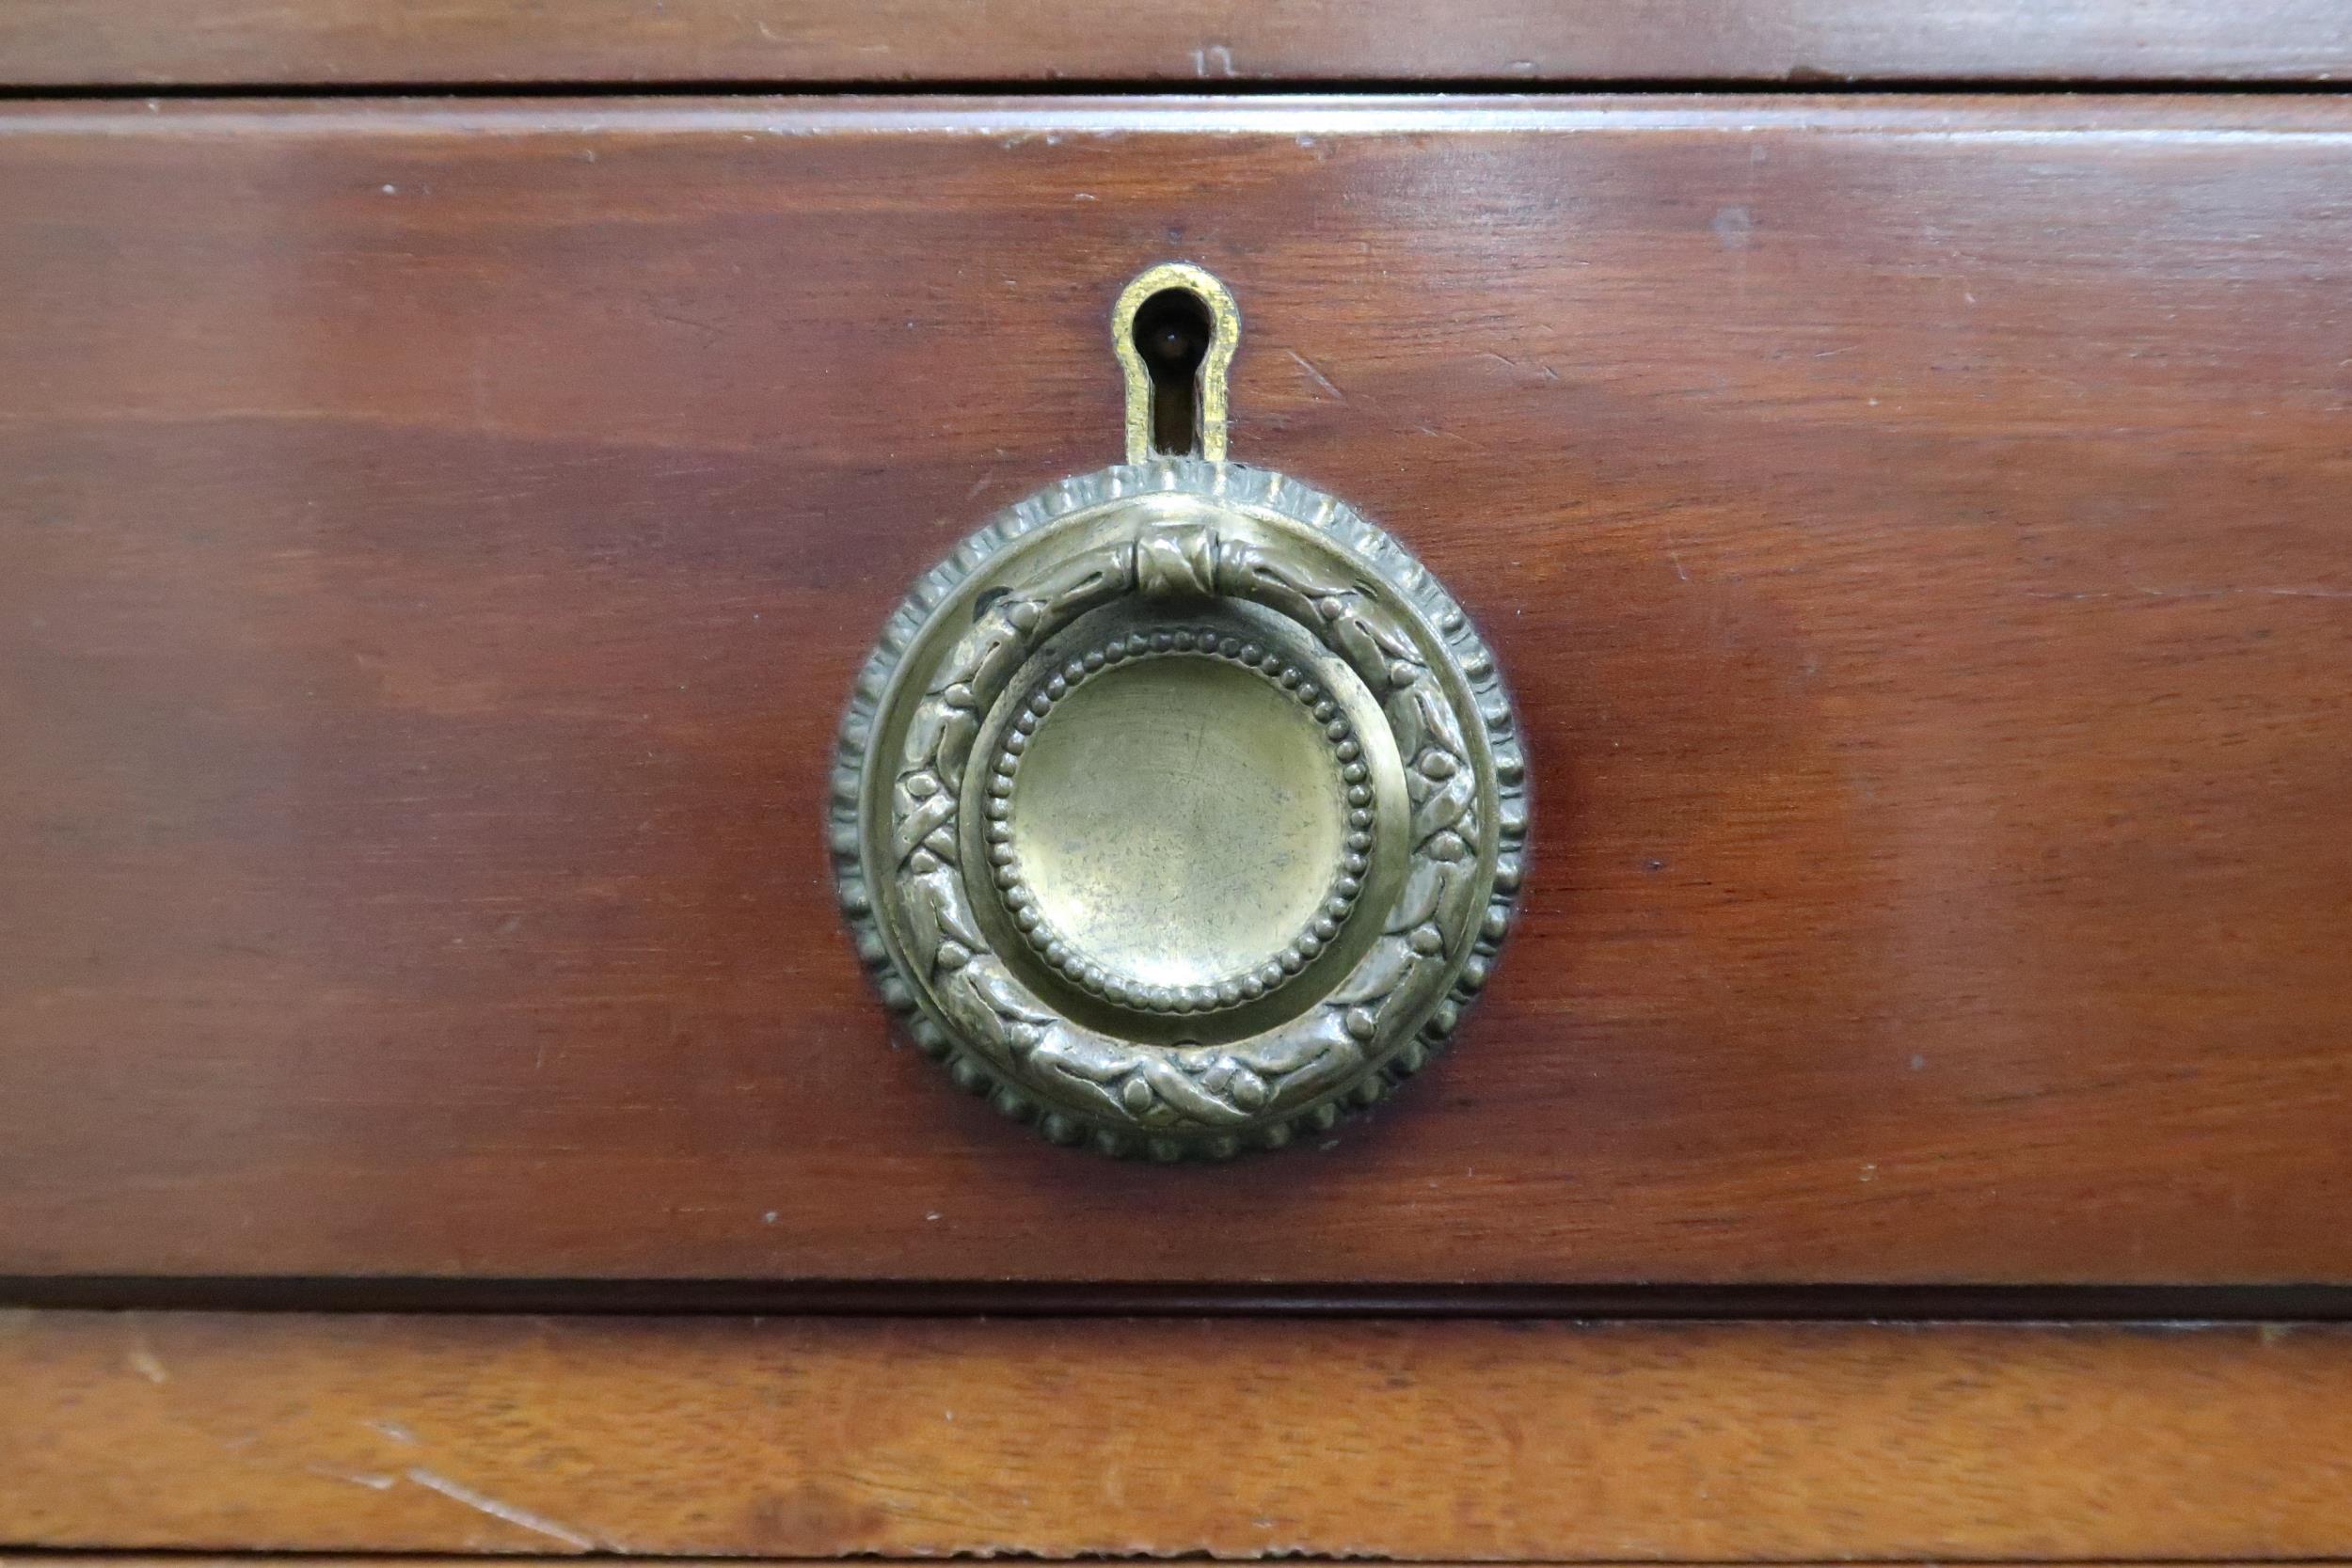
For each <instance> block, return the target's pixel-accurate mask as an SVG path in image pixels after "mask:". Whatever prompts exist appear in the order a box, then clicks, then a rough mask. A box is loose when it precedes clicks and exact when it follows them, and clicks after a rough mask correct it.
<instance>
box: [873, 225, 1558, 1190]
mask: <svg viewBox="0 0 2352 1568" xmlns="http://www.w3.org/2000/svg"><path fill="white" fill-rule="evenodd" d="M1171 277H1174V278H1175V279H1176V281H1175V282H1174V283H1172V284H1171V283H1170V282H1169V281H1168V280H1169V279H1170V278H1171ZM1205 277H1206V275H1205V274H1198V273H1197V269H1183V270H1182V271H1178V270H1177V269H1154V270H1153V272H1152V273H1149V274H1146V275H1145V277H1144V278H1141V279H1138V280H1137V283H1136V285H1131V286H1130V287H1129V289H1128V290H1127V291H1126V293H1124V294H1122V295H1121V298H1120V307H1119V309H1118V310H1117V311H1115V313H1114V321H1115V322H1116V323H1117V324H1118V325H1119V329H1120V334H1121V336H1120V341H1121V342H1122V344H1125V345H1128V346H1127V347H1126V348H1124V349H1123V350H1122V353H1121V358H1122V360H1123V361H1124V362H1125V364H1126V368H1127V371H1128V384H1129V396H1128V436H1129V441H1130V446H1131V450H1132V449H1133V447H1134V445H1135V443H1136V441H1137V440H1138V439H1141V440H1142V441H1143V442H1145V443H1146V444H1147V446H1148V445H1149V444H1150V443H1152V441H1153V440H1154V416H1153V411H1152V409H1151V408H1150V407H1149V406H1147V405H1145V400H1146V399H1147V398H1149V397H1151V396H1152V395H1153V394H1154V391H1155V388H1152V386H1151V385H1150V384H1149V381H1148V378H1147V377H1145V376H1144V375H1142V374H1140V373H1139V369H1140V367H1139V359H1140V356H1139V355H1138V354H1137V353H1136V350H1135V349H1134V347H1133V343H1134V330H1133V329H1134V325H1135V323H1136V320H1137V318H1138V315H1139V314H1140V312H1141V310H1142V309H1143V308H1144V307H1145V306H1146V304H1147V303H1148V301H1149V300H1150V299H1151V298H1152V296H1153V294H1154V293H1155V292H1156V291H1159V290H1163V289H1165V288H1168V287H1171V286H1172V287H1181V288H1189V289H1192V290H1195V291H1201V290H1202V284H1201V282H1200V279H1203V278H1205ZM1208 281H1209V283H1210V284H1214V280H1213V279H1211V280H1208ZM1204 303H1206V304H1207V307H1208V309H1209V311H1210V313H1211V316H1212V320H1213V322H1214V324H1215V325H1214V326H1213V328H1212V332H1211V338H1212V342H1211V344H1210V345H1209V346H1210V348H1211V351H1212V352H1211V354H1210V355H1207V356H1202V358H1201V360H1200V365H1201V368H1202V380H1203V381H1204V382H1213V383H1214V385H1213V386H1212V385H1204V386H1202V387H1200V388H1199V391H1200V396H1199V405H1198V412H1197V413H1196V415H1195V419H1194V422H1193V425H1192V429H1191V432H1190V434H1191V437H1192V446H1191V450H1187V451H1176V452H1164V453H1163V454H1161V455H1158V456H1149V457H1147V458H1146V460H1145V461H1142V462H1140V463H1129V464H1125V465H1121V466H1119V467H1111V468H1105V469H1102V470H1099V471H1097V472H1095V473H1091V474H1088V475H1085V476H1083V477H1080V478H1077V479H1072V480H1066V481H1063V482H1062V483H1058V484H1056V485H1053V486H1050V487H1048V488H1047V489H1046V490H1044V491H1041V492H1040V493H1039V494H1038V495H1036V496H1032V497H1030V498H1029V499H1026V500H1024V501H1022V502H1021V503H1019V504H1018V505H1016V506H1014V507H1012V508H1010V509H1009V510H1008V511H1006V512H1004V513H1002V514H1000V515H998V516H996V517H995V518H994V519H993V520H992V521H991V522H990V523H989V524H988V525H987V526H985V527H983V528H982V529H980V530H979V531H977V532H976V533H975V534H973V535H972V536H971V537H969V538H968V539H966V540H965V541H964V542H963V543H962V544H961V545H960V546H958V547H957V549H956V551H955V552H954V553H953V554H952V555H951V556H950V557H949V558H948V560H947V561H946V562H942V563H941V564H940V565H939V566H938V567H936V568H934V569H933V570H932V571H931V572H930V573H929V574H927V575H926V576H925V577H924V578H922V579H921V581H920V582H918V584H917V585H916V588H915V590H914V594H912V595H911V596H910V597H909V599H908V600H907V602H906V603H905V604H903V605H901V606H900V607H899V609H898V611H897V612H896V613H895V614H894V615H893V616H892V617H891V619H890V621H889V623H888V625H887V626H886V627H885V629H884V632H883V636H882V645H881V646H880V647H879V648H878V649H877V650H876V651H875V653H874V655H873V657H871V658H870V659H869V660H868V662H867V665H866V669H865V670H864V672H863V673H861V674H860V676H859V679H858V682H857V689H856V694H855V696H854V698H853V700H852V703H851V708H850V715H849V718H848V719H847V721H845V723H844V726H843V731H842V739H841V746H840V756H839V761H838V766H837V768H836V770H835V779H834V807H833V813H832V827H833V834H834V838H833V846H834V859H835V868H836V872H837V875H838V877H839V879H840V882H841V888H842V901H843V905H844V908H845V909H846V910H847V911H848V912H849V914H850V919H851V922H852V925H853V927H855V930H856V934H857V938H858V942H859V946H860V950H861V953H862V954H863V956H864V957H865V958H866V960H867V961H868V962H869V963H870V964H872V965H873V966H874V967H875V968H876V969H877V970H878V971H879V972H880V974H881V981H882V994H883V997H884V1000H885V1001H886V1002H887V1003H888V1004H889V1005H890V1006H892V1007H893V1008H895V1009H897V1010H898V1011H900V1012H902V1013H905V1014H907V1015H909V1017H910V1018H911V1021H912V1022H911V1031H912V1034H913V1036H914V1039H915V1041H916V1043H917V1044H918V1045H920V1046H921V1047H922V1048H923V1049H924V1050H925V1051H926V1052H927V1053H930V1054H932V1055H934V1056H936V1057H939V1058H941V1059H943V1060H945V1061H946V1063H947V1065H948V1068H949V1070H950V1071H951V1072H952V1073H953V1074H954V1075H955V1077H956V1079H957V1080H958V1082H960V1083H961V1084H962V1085H964V1086H965V1087H967V1088H970V1089H973V1090H975V1091H976V1092H982V1093H987V1094H989V1095H991V1096H992V1097H993V1100H994V1101H995V1102H996V1104H997V1105H998V1107H999V1108H1000V1109H1002V1110H1004V1111H1005V1112H1007V1113H1008V1114H1009V1115H1012V1116H1015V1117H1020V1118H1022V1119H1025V1120H1032V1121H1034V1122H1036V1124H1037V1125H1038V1126H1039V1128H1040V1129H1041V1131H1042V1132H1044V1133H1045V1135H1046V1136H1047V1137H1049V1138H1051V1139H1053V1140H1054V1141H1056V1142H1060V1143H1075V1142H1080V1141H1082V1140H1083V1141H1086V1142H1088V1143H1089V1144H1090V1145H1091V1146H1092V1147H1094V1148H1099V1149H1101V1150H1102V1151H1104V1152H1106V1153H1115V1154H1124V1153H1148V1154H1151V1155H1152V1156H1154V1157H1158V1158H1164V1159H1172V1158H1177V1157H1180V1156H1183V1155H1185V1154H1207V1155H1226V1154H1231V1153H1233V1152H1235V1151H1237V1150H1239V1149H1240V1148H1245V1147H1261V1148H1272V1147H1279V1146H1280V1145H1281V1144H1283V1143H1286V1142H1288V1141H1290V1140H1291V1139H1292V1138H1293V1137H1294V1136H1295V1135H1296V1134H1297V1133H1298V1132H1301V1131H1303V1130H1307V1129H1311V1128H1321V1127H1327V1126H1329V1125H1330V1124H1331V1123H1332V1121H1333V1120H1334V1119H1335V1118H1336V1117H1337V1116H1338V1115H1339V1113H1340V1110H1341V1109H1342V1108H1343V1106H1344V1105H1348V1104H1359V1105H1360V1104H1369V1103H1371V1102H1373V1101H1375V1100H1377V1099H1379V1098H1380V1097H1381V1095H1382V1094H1383V1093H1385V1092H1386V1091H1387V1089H1388V1088H1389V1087H1390V1086H1391V1085H1393V1084H1395V1083H1397V1082H1400V1081H1401V1080H1402V1079H1403V1078H1405V1077H1406V1076H1407V1075H1409V1074H1410V1073H1411V1072H1413V1071H1414V1070H1416V1069H1418V1068H1419V1067H1421V1065H1422V1063H1423V1062H1424V1061H1425V1060H1426V1059H1427V1057H1428V1056H1429V1055H1430V1053H1432V1052H1434V1051H1436V1050H1438V1049H1440V1048H1441V1047H1442V1046H1443V1045H1444V1044H1445V1043H1446V1042H1447V1040H1448V1039H1449V1038H1450V1037H1451V1035H1452V1033H1453V1030H1454V1025H1455V1023H1456V1022H1457V1020H1458V1018H1459V1016H1460V1012H1461V1008H1462V1007H1463V1006H1464V1005H1465V1004H1466V1003H1468V1002H1469V1001H1470V998H1471V997H1473V996H1474V995H1475V994H1476V993H1477V992H1478V991H1479V990H1480V989H1481V988H1482V987H1483V986H1484V984H1485V983H1486V975H1487V971H1488V968H1489V965H1490V963H1491V960H1492V957H1493V954H1494V952H1495V949H1496V946H1497V944H1498V943H1499V942H1500V941H1501V939H1502V935H1503V932H1504V930H1505V929H1506V927H1507V925H1508V922H1509V918H1510V911H1511V904H1512V898H1513V895H1514V894H1515V892H1516V890H1517V888H1518V881H1519V877H1520V871H1521V860H1522V855H1523V846H1524V842H1525V836H1526V830H1527V794H1526V777H1525V761H1524V757H1523V755H1522V752H1521V751H1520V747H1519V743H1518V739H1517V736H1516V729H1515V726H1514V723H1513V720H1512V714H1511V709H1510V705H1509V702H1508V700H1507V698H1506V697H1505V695H1504V693H1503V690H1502V684H1501V680H1500V677H1499V675H1498V673H1497V672H1496V670H1495V667H1494V660H1493V657H1492V656H1491V654H1490V653H1489V652H1488V651H1487V650H1486V647H1485V645H1484V644H1483V643H1482V642H1480V641H1479V640H1478V638H1477V636H1476V634H1475V632H1473V631H1472V630H1471V628H1470V625H1469V622H1468V620H1467V618H1466V617H1465V616H1464V615H1463V613H1462V611H1461V610H1460V609H1459V608H1458V607H1457V606H1455V605H1454V603H1453V602H1452V600H1451V599H1450V598H1448V597H1447V595H1446V594H1444V592H1443V590H1442V589H1441V588H1440V587H1439V586H1438V583H1437V582H1436V580H1435V579H1434V578H1432V577H1431V576H1430V574H1429V573H1428V572H1427V571H1426V570H1425V569H1424V568H1423V567H1422V566H1421V565H1420V564H1419V563H1418V562H1415V561H1414V560H1413V559H1412V558H1411V557H1410V556H1409V555H1408V554H1406V551H1405V550H1404V548H1403V547H1402V546H1399V545H1398V544H1397V543H1396V542H1395V541H1394V540H1393V539H1391V538H1390V537H1389V535H1387V534H1386V533H1384V532H1382V531H1380V530H1379V529H1377V528H1375V527H1374V526H1373V525H1372V524H1371V523H1369V522H1367V521H1365V520H1364V519H1363V518H1362V517H1360V516H1359V515H1357V514H1356V513H1355V512H1353V511H1352V510H1350V509H1349V508H1347V507H1346V506H1344V505H1343V504H1342V503H1341V502H1339V501H1338V500H1336V499H1333V498H1331V497H1329V496H1327V495H1324V494H1322V493H1320V492H1318V491H1315V490H1312V489H1310V488H1308V487H1306V486H1304V485H1301V484H1299V483H1296V482H1295V481H1292V480H1289V479H1286V478H1284V477H1283V476H1281V475H1279V474H1276V473H1272V472H1269V471H1266V470H1263V469H1256V468H1248V467H1241V466H1238V465H1234V464H1230V463H1225V462H1218V461H1212V460H1210V459H1209V458H1207V457H1206V456H1203V455H1200V449H1201V448H1202V447H1204V446H1205V445H1206V444H1207V442H1206V430H1205V426H1206V425H1207V423H1208V418H1207V414H1208V409H1209V407H1210V406H1212V405H1213V406H1214V407H1215V409H1216V414H1215V416H1214V417H1215V419H1216V422H1217V426H1218V436H1217V440H1218V444H1219V445H1220V446H1221V444H1222V421H1223V418H1224V390H1223V379H1224V377H1223V364H1222V362H1220V361H1219V360H1218V358H1217V357H1216V349H1217V347H1218V346H1219V345H1218V343H1217V341H1216V340H1217V339H1219V338H1221V339H1222V343H1221V347H1222V359H1224V360H1230V357H1231V353H1232V338H1233V336H1234V335H1235V331H1236V329H1237V324H1238V318H1237V317H1236V316H1234V315H1232V309H1231V301H1230V297H1225V296H1224V295H1223V290H1222V286H1221V285H1216V286H1215V295H1213V296H1208V297H1207V298H1206V299H1205V301H1204ZM1212 394H1213V396H1212ZM1165 412H1166V411H1165V410H1161V414H1162V415H1163V416H1164V415H1165ZM1164 422H1165V420H1164V418H1163V420H1162V423H1164Z"/></svg>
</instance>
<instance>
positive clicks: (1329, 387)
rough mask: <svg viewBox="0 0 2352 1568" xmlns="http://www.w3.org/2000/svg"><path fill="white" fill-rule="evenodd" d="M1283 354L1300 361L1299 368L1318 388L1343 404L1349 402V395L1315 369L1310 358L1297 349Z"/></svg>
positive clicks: (1285, 351) (1285, 350)
mask: <svg viewBox="0 0 2352 1568" xmlns="http://www.w3.org/2000/svg"><path fill="white" fill-rule="evenodd" d="M1282 352H1283V353H1285V354H1287V355H1289V356H1291V357H1292V358H1294V359H1295V360H1297V361H1298V368H1299V369H1300V370H1302V371H1305V372H1307V376H1308V379H1309V380H1311V381H1312V382H1313V383H1314V384H1315V385H1316V386H1318V387H1320V388H1323V389H1324V390H1325V391H1327V392H1328V393H1330V394H1331V395H1332V396H1333V397H1335V398H1337V399H1339V400H1340V401H1341V402H1342V403H1345V402H1346V401H1347V394H1346V393H1345V392H1343V391H1341V390H1340V388H1339V384H1338V383H1337V382H1335V381H1333V380H1332V379H1331V378H1330V377H1329V376H1327V375H1326V374H1324V373H1323V372H1321V371H1319V370H1317V369H1315V362H1314V361H1313V360H1311V359H1310V358H1308V357H1307V356H1305V355H1303V354H1301V353H1299V352H1298V351H1297V350H1296V349H1295V348H1289V349H1284V350H1283V351H1282Z"/></svg>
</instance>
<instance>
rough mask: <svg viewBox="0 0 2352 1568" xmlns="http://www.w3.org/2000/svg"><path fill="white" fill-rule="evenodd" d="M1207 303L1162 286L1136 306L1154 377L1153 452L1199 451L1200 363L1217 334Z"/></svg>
mask: <svg viewBox="0 0 2352 1568" xmlns="http://www.w3.org/2000/svg"><path fill="white" fill-rule="evenodd" d="M1214 330H1215V328H1214V324H1213V322H1212V319H1211V317H1210V315H1209V307H1208V302H1207V301H1205V300H1203V299H1202V298H1201V297H1200V295H1199V294H1196V293H1193V292H1192V291H1191V290H1190V289H1162V290H1161V291H1160V292H1159V293H1155V294H1153V295H1152V297H1151V298H1149V299H1147V300H1145V301H1144V302H1143V304H1142V305H1141V306H1140V307H1138V308H1137V309H1136V325H1135V338H1136V352H1137V353H1139V354H1141V355H1142V356H1143V368H1144V371H1145V372H1146V373H1148V374H1149V375H1150V376H1151V377H1152V451H1156V452H1159V453H1160V454H1162V455H1163V456H1168V457H1197V456H1199V455H1200V362H1201V361H1202V360H1204V359H1206V358H1207V357H1208V356H1209V339H1210V337H1211V335H1212V333H1213V332H1214Z"/></svg>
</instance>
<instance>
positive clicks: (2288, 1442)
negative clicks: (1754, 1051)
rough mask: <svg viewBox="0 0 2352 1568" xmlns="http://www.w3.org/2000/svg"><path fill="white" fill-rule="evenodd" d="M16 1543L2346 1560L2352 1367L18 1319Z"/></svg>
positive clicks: (9, 1481)
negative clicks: (2333, 1558) (2346, 1479)
mask: <svg viewBox="0 0 2352 1568" xmlns="http://www.w3.org/2000/svg"><path fill="white" fill-rule="evenodd" d="M0 1387H6V1388H8V1389H9V1390H10V1394H9V1397H8V1400H7V1402H6V1403H5V1405H0V1544H8V1545H12V1546H21V1547H40V1548H53V1547H75V1548H113V1549H133V1548H169V1549H176V1550H198V1551H231V1550H247V1549H268V1550H275V1551H312V1552H336V1551H403V1552H481V1551H498V1552H541V1553H546V1552H564V1553H576V1552H592V1551H593V1552H618V1553H629V1554H659V1555H678V1556H691V1555H727V1556H739V1555H752V1556H766V1557H822V1556H836V1555H845V1554H850V1553H859V1554H871V1555H878V1556H889V1557H906V1556H936V1555H946V1554H950V1553H992V1554H1026V1555H1036V1556H1041V1557H1054V1558H1062V1557H1074V1556H1090V1555H1131V1554H1138V1553H1150V1554H1154V1555H1172V1554H1197V1555H1206V1556H1213V1557H1227V1558H1262V1557H1268V1556H1274V1555H1302V1556H1365V1557H1371V1556H1378V1557H1388V1558H1396V1559H1411V1560H1422V1561H1434V1560H1448V1559H1475V1560H1488V1561H1502V1560H1508V1561H1539V1560H1585V1561H1602V1560H1645V1561H1657V1560H1764V1559H1770V1560H1780V1561H1798V1560H1820V1559H1830V1558H1837V1559H1843V1560H1856V1559H1877V1560H1923V1559H1937V1558H1943V1559H1951V1558H1974V1559H2000V1560H2052V1561H2058V1560H2092V1559H2100V1560H2122V1559H2128V1558H2135V1557H2151V1558H2155V1557H2161V1558H2165V1559H2170V1560H2181V1559H2190V1558H2195V1559H2206V1560H2218V1559H2232V1558H2289V1557H2293V1558H2320V1557H2328V1556H2337V1555H2343V1554H2344V1553H2346V1552H2347V1551H2352V1489H2347V1488H2345V1487H2344V1484H2343V1477H2344V1474H2345V1473H2346V1471H2347V1470H2352V1330H2347V1329H2344V1328H2341V1327H2332V1326H2315V1325H2298V1326H2288V1325H2268V1326H2228V1327H2224V1326H2212V1325H2207V1326H2153V1327H2152V1326H2137V1327H2126V1326H2117V1325H2109V1326H2101V1327H2083V1326H2073V1327H2069V1326H2058V1325H2046V1324H2045V1325H2030V1324H2011V1325H1968V1326H1961V1325H1925V1326H1913V1327H1900V1326H1893V1325H1885V1324H1865V1323H1844V1324H1820V1323H1817V1324H1795V1323H1772V1324H1767V1323H1619V1324H1593V1323H1582V1324H1580V1323H1557V1322H1536V1323H1495V1322H1435V1323H1433V1322H1422V1323H1389V1322H1378V1321H1338V1322H1299V1321H1292V1322H1258V1321H1230V1320H1229V1321H1203V1322H1197V1323H1184V1322H1171V1321H1167V1320H1160V1321H1120V1320H1093V1321H1083V1322H1077V1321H1062V1320H1052V1319H1032V1320H1023V1321H1016V1322H991V1321H977V1320H976V1321H961V1322H955V1321H918V1320H906V1319H893V1320H860V1319H830V1320H818V1319H771V1320H760V1319H743V1318H705V1319H693V1320H661V1319H642V1318H639V1319H630V1318H598V1319H550V1318H526V1317H503V1318H478V1317H435V1318H405V1317H395V1316H346V1317H326V1316H310V1315H301V1314H273V1315H266V1316H239V1315H235V1314H200V1313H191V1314H172V1313H146V1312H126V1313H84V1312H42V1311H18V1312H12V1313H8V1314H5V1315H0Z"/></svg>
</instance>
